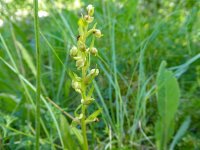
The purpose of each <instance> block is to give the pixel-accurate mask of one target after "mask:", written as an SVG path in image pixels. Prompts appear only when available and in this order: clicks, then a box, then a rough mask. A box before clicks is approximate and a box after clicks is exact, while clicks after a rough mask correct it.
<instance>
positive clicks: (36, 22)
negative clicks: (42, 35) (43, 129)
mask: <svg viewBox="0 0 200 150" xmlns="http://www.w3.org/2000/svg"><path fill="white" fill-rule="evenodd" d="M34 29H35V48H36V59H37V76H36V114H35V116H36V118H35V122H36V124H35V127H36V145H35V149H36V150H39V138H40V93H41V54H40V44H39V20H38V0H34Z"/></svg>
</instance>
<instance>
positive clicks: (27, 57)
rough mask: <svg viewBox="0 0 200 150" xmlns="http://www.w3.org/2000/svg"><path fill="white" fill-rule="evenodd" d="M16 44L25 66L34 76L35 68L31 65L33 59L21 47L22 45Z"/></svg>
mask: <svg viewBox="0 0 200 150" xmlns="http://www.w3.org/2000/svg"><path fill="white" fill-rule="evenodd" d="M16 44H17V46H18V47H19V49H20V50H21V53H22V57H23V59H24V61H25V62H26V63H27V65H28V67H29V68H30V70H31V71H32V73H33V74H34V75H35V76H36V68H35V65H34V63H33V59H32V57H31V55H30V54H29V53H28V51H27V50H26V49H25V48H24V47H23V45H22V44H21V43H19V42H18V41H16Z"/></svg>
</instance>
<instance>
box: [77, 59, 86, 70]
mask: <svg viewBox="0 0 200 150" xmlns="http://www.w3.org/2000/svg"><path fill="white" fill-rule="evenodd" d="M84 65H85V60H84V59H83V58H80V59H79V60H77V61H76V67H77V68H78V69H80V68H82V67H83V66H84Z"/></svg>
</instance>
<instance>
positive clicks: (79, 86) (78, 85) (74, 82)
mask: <svg viewBox="0 0 200 150" xmlns="http://www.w3.org/2000/svg"><path fill="white" fill-rule="evenodd" d="M72 87H73V88H74V89H75V91H76V92H78V93H81V85H80V83H79V82H77V81H74V80H72Z"/></svg>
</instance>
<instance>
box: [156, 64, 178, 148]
mask: <svg viewBox="0 0 200 150" xmlns="http://www.w3.org/2000/svg"><path fill="white" fill-rule="evenodd" d="M165 67H166V62H162V63H161V65H160V68H159V71H158V76H157V83H156V84H157V107H158V114H159V118H158V120H157V122H156V126H155V136H156V144H157V148H158V149H159V150H161V149H162V150H165V149H167V144H168V142H169V140H170V139H171V137H172V135H173V132H174V118H175V113H176V111H177V109H178V104H179V97H180V90H179V86H178V82H177V80H176V78H175V77H174V75H173V73H172V72H171V71H169V70H167V69H166V68H165Z"/></svg>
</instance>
